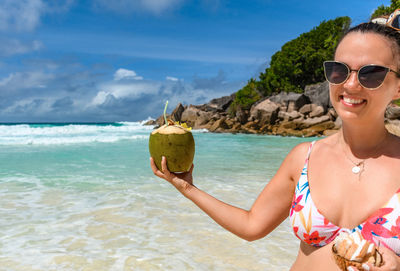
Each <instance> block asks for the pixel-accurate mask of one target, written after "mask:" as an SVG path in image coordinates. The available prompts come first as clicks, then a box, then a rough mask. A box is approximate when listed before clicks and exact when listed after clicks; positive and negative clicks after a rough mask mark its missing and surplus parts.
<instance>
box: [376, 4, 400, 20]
mask: <svg viewBox="0 0 400 271" xmlns="http://www.w3.org/2000/svg"><path fill="white" fill-rule="evenodd" d="M398 8H400V0H392V1H391V3H390V6H384V5H380V6H379V7H377V9H376V10H375V11H374V12H373V13H372V15H371V19H374V18H377V17H381V16H388V15H390V13H392V12H393V11H395V10H396V9H398Z"/></svg>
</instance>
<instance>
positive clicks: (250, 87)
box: [229, 79, 261, 114]
mask: <svg viewBox="0 0 400 271" xmlns="http://www.w3.org/2000/svg"><path fill="white" fill-rule="evenodd" d="M257 88H258V84H257V82H256V80H254V79H250V80H249V82H248V83H247V85H246V86H244V87H243V88H242V89H240V90H239V91H238V92H236V95H235V100H234V101H233V102H232V103H231V105H230V109H229V111H230V112H231V113H232V114H234V112H236V110H237V107H238V106H240V107H241V108H242V109H244V110H248V109H250V107H251V106H252V105H253V104H254V103H255V102H256V101H258V100H259V99H260V98H261V96H260V94H259V92H258V90H257Z"/></svg>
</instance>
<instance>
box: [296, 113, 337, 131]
mask: <svg viewBox="0 0 400 271" xmlns="http://www.w3.org/2000/svg"><path fill="white" fill-rule="evenodd" d="M329 120H330V118H329V116H327V115H323V116H321V117H317V118H308V119H304V120H299V121H297V120H294V121H293V122H294V123H296V124H297V128H299V129H306V128H309V127H311V126H314V125H317V124H320V123H323V122H325V121H329Z"/></svg>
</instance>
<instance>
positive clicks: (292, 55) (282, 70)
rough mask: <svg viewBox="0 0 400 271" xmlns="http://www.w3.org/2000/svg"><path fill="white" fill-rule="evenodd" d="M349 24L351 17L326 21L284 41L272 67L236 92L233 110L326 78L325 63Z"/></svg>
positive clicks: (331, 55)
mask: <svg viewBox="0 0 400 271" xmlns="http://www.w3.org/2000/svg"><path fill="white" fill-rule="evenodd" d="M349 26H350V18H349V17H339V18H336V19H335V20H330V21H323V22H322V23H321V24H320V25H319V26H317V27H315V28H314V29H312V30H311V31H309V32H307V33H303V34H301V35H300V36H299V37H298V38H296V39H294V40H292V41H289V42H287V43H286V44H284V45H283V46H282V48H281V50H280V51H278V52H276V53H275V54H274V55H273V56H272V57H271V62H270V66H269V67H268V68H267V69H266V70H265V72H263V73H261V74H260V77H259V80H258V81H256V80H255V79H251V80H250V81H249V82H248V84H247V85H246V86H245V87H243V88H242V89H241V90H239V91H238V92H237V93H236V98H235V100H234V102H233V103H232V105H231V108H230V111H231V112H232V113H235V111H236V108H237V106H240V107H241V108H242V109H249V108H250V107H251V105H252V104H253V103H255V102H256V101H257V100H258V99H259V98H261V97H263V96H269V95H271V94H273V93H278V92H281V91H286V92H303V91H304V87H305V86H306V85H309V84H314V83H318V82H322V81H324V80H325V79H324V71H323V67H322V63H323V61H324V60H328V59H332V58H333V54H334V50H335V48H336V45H337V43H338V41H339V40H340V38H341V37H342V35H343V33H344V31H346V30H347V29H348V28H349Z"/></svg>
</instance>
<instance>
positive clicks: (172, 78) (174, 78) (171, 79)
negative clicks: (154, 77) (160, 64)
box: [165, 76, 179, 82]
mask: <svg viewBox="0 0 400 271" xmlns="http://www.w3.org/2000/svg"><path fill="white" fill-rule="evenodd" d="M165 79H166V80H168V81H173V82H176V81H179V79H178V78H176V77H172V76H167V77H165Z"/></svg>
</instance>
